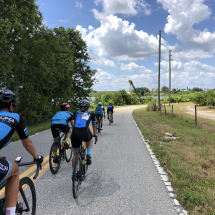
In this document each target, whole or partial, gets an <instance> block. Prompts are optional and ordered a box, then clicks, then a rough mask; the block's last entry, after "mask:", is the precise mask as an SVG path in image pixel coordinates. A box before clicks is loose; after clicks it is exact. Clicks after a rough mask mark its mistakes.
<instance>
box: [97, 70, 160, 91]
mask: <svg viewBox="0 0 215 215" xmlns="http://www.w3.org/2000/svg"><path fill="white" fill-rule="evenodd" d="M97 71H98V72H97V73H96V75H95V78H96V79H97V82H96V83H95V85H94V88H95V90H104V91H105V90H110V89H111V90H116V91H117V90H121V89H125V90H129V89H130V84H129V82H128V80H132V81H133V83H134V86H135V87H142V86H146V87H149V88H150V89H151V88H152V87H156V86H155V85H156V75H155V74H140V75H130V76H128V75H121V76H119V77H117V76H116V75H113V74H111V73H108V72H105V71H102V70H101V69H97Z"/></svg>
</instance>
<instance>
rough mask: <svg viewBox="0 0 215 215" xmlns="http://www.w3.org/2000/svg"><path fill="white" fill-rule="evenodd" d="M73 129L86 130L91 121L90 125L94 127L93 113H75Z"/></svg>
mask: <svg viewBox="0 0 215 215" xmlns="http://www.w3.org/2000/svg"><path fill="white" fill-rule="evenodd" d="M74 115H75V128H87V127H88V126H89V124H90V122H91V120H92V124H93V125H95V124H96V122H95V115H94V113H91V112H88V111H77V112H75V114H74Z"/></svg>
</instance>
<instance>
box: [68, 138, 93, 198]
mask: <svg viewBox="0 0 215 215" xmlns="http://www.w3.org/2000/svg"><path fill="white" fill-rule="evenodd" d="M96 142H97V138H95V144H96ZM86 147H87V144H86V142H84V141H82V144H81V146H80V150H79V153H78V154H77V157H76V159H75V167H74V171H73V177H72V190H73V198H74V199H76V198H77V197H78V191H79V187H80V185H81V183H82V182H83V181H84V179H85V178H86V176H87V170H88V163H87V153H86V151H87V149H86Z"/></svg>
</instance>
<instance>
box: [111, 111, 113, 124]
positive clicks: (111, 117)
mask: <svg viewBox="0 0 215 215" xmlns="http://www.w3.org/2000/svg"><path fill="white" fill-rule="evenodd" d="M111 120H112V122H113V111H112V114H111Z"/></svg>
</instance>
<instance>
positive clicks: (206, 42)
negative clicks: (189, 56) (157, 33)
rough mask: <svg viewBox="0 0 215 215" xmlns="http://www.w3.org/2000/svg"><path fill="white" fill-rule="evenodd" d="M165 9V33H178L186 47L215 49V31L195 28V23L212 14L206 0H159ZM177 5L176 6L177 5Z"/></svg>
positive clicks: (206, 49) (209, 50)
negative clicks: (166, 15) (166, 14)
mask: <svg viewBox="0 0 215 215" xmlns="http://www.w3.org/2000/svg"><path fill="white" fill-rule="evenodd" d="M157 2H158V3H161V4H162V6H163V8H164V9H165V10H168V12H169V16H168V17H167V24H166V25H165V28H164V31H165V33H171V34H175V35H177V38H178V39H179V40H180V41H181V42H182V43H183V44H184V46H185V47H189V48H197V49H201V50H204V51H205V52H214V51H215V32H213V33H211V32H209V31H208V30H207V29H205V30H204V31H203V32H202V31H200V30H196V29H194V28H193V26H194V24H197V23H200V22H202V21H204V20H206V19H209V18H210V16H211V14H212V13H211V9H210V8H209V7H208V6H206V4H204V2H205V0H193V1H184V0H178V3H177V5H176V1H174V3H173V1H172V0H157ZM175 5H176V7H175Z"/></svg>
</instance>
